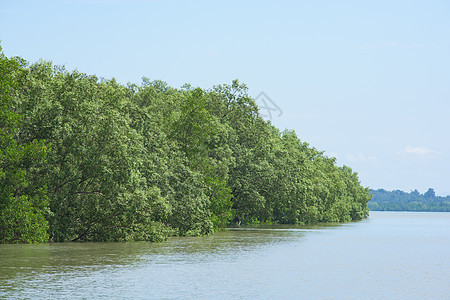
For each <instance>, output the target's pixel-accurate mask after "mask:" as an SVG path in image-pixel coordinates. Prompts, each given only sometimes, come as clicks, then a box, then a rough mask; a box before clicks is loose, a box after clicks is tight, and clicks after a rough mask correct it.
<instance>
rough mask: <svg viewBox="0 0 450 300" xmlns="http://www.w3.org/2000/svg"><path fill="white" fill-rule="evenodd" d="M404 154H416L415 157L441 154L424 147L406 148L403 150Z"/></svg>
mask: <svg viewBox="0 0 450 300" xmlns="http://www.w3.org/2000/svg"><path fill="white" fill-rule="evenodd" d="M402 152H403V153H407V154H414V155H422V156H425V155H431V154H440V152H438V151H436V150H433V149H429V148H426V147H423V146H417V147H414V146H406V147H405V149H403V151H402Z"/></svg>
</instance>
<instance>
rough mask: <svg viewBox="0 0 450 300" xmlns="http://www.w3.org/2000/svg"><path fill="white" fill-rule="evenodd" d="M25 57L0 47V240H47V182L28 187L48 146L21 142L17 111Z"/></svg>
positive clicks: (1, 241)
mask: <svg viewBox="0 0 450 300" xmlns="http://www.w3.org/2000/svg"><path fill="white" fill-rule="evenodd" d="M22 63H23V61H22V60H20V59H18V58H16V59H8V58H6V57H5V56H4V55H3V53H2V52H1V47H0V243H33V242H45V241H47V240H48V233H47V229H48V222H47V220H46V219H45V217H44V215H45V214H46V213H47V211H48V210H47V208H48V199H47V196H46V195H45V189H46V187H45V185H41V186H38V187H36V188H35V189H29V188H28V187H29V185H32V184H33V181H34V180H35V178H33V176H31V175H32V173H33V169H34V168H35V167H36V166H39V165H40V164H42V163H43V162H44V161H45V157H46V152H47V147H46V145H45V142H44V141H38V140H36V139H34V140H31V141H30V142H27V143H22V142H20V140H19V139H18V138H17V137H18V135H19V133H20V125H21V118H20V115H19V114H18V113H17V112H16V105H17V103H16V102H15V99H14V97H13V95H14V91H15V89H17V88H18V83H17V81H16V75H17V74H18V73H20V72H21V68H20V67H21V64H22Z"/></svg>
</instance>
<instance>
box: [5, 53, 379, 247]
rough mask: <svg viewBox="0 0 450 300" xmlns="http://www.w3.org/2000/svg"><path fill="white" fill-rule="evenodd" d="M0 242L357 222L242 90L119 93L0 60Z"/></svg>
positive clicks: (356, 197)
mask: <svg viewBox="0 0 450 300" xmlns="http://www.w3.org/2000/svg"><path fill="white" fill-rule="evenodd" d="M0 53H1V54H0V76H1V77H0V78H1V85H0V96H1V103H0V105H1V114H0V242H1V243H20V242H47V241H55V242H56V241H130V240H145V241H160V240H164V239H165V238H167V237H169V236H176V235H203V234H208V233H211V232H214V231H215V230H220V229H222V228H224V227H226V226H228V225H230V224H251V223H253V224H254V223H289V224H309V223H315V222H345V221H352V220H361V219H362V218H365V217H366V216H367V214H368V209H367V202H368V201H369V199H370V195H369V190H368V189H367V188H364V187H362V186H361V184H360V182H359V180H358V176H357V174H356V173H355V172H353V171H352V170H351V169H350V168H349V167H346V166H344V167H339V166H336V160H335V159H334V158H329V157H327V156H325V155H324V154H323V152H321V151H317V150H316V149H315V148H313V147H311V146H309V145H308V144H307V143H305V142H302V141H301V140H300V139H299V138H298V137H297V135H296V134H295V132H294V131H291V130H285V131H282V132H280V130H278V129H277V128H275V127H274V126H273V125H271V124H270V122H266V121H265V120H263V119H262V118H261V117H260V116H259V115H258V108H257V106H256V104H255V102H254V101H253V100H252V99H251V98H250V97H249V96H248V94H247V88H246V86H245V85H243V84H240V83H239V82H238V81H233V82H232V84H231V85H227V84H224V85H219V86H215V87H214V88H212V89H209V90H204V89H200V88H193V87H191V86H189V85H185V86H184V87H183V88H181V89H176V88H172V87H170V86H168V85H167V84H166V83H164V82H161V81H150V80H148V79H146V78H144V79H143V82H142V84H140V85H136V84H127V85H122V84H119V83H117V82H116V81H115V80H114V79H112V80H105V79H99V78H97V77H96V76H90V75H86V74H84V73H80V72H78V71H67V70H65V69H64V68H63V67H59V66H55V65H53V64H52V63H50V62H45V61H40V62H38V63H34V64H31V65H29V64H28V63H27V62H26V61H24V60H23V59H21V58H18V57H15V58H7V57H6V56H5V55H3V54H2V52H1V49H0Z"/></svg>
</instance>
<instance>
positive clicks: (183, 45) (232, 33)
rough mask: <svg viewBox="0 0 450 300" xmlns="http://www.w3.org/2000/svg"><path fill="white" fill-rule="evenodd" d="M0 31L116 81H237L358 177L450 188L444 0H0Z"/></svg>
mask: <svg viewBox="0 0 450 300" xmlns="http://www.w3.org/2000/svg"><path fill="white" fill-rule="evenodd" d="M0 39H1V40H2V43H1V45H2V47H3V50H4V52H5V53H6V55H8V56H15V55H18V56H21V57H23V58H25V59H27V60H28V61H30V62H35V61H37V60H39V59H41V58H43V59H46V60H51V61H53V62H54V63H55V64H65V65H66V67H67V68H68V69H74V68H77V69H78V70H80V71H82V72H85V73H88V74H96V75H98V76H100V77H105V78H111V77H115V78H116V79H117V80H118V81H120V82H123V83H126V82H134V83H140V81H141V77H142V76H146V77H149V78H151V79H160V80H163V81H166V82H167V83H169V84H170V85H171V86H174V87H180V86H182V85H183V84H184V83H190V84H192V85H193V86H200V87H202V88H210V87H212V86H213V85H215V84H221V83H230V82H231V81H232V80H233V79H239V80H240V81H241V82H244V83H246V84H247V85H248V87H249V89H250V95H251V96H253V97H256V96H257V95H258V94H259V93H260V92H261V91H263V92H265V94H266V95H267V96H268V97H270V99H271V100H272V101H273V102H274V103H276V105H278V106H279V107H280V108H281V110H282V111H283V114H282V115H281V116H278V115H274V116H273V117H272V122H273V123H274V124H275V125H276V126H277V127H279V128H280V129H284V128H289V129H295V130H296V132H297V134H298V135H299V136H300V137H301V138H302V140H304V141H306V142H309V143H310V144H311V145H313V146H315V147H316V148H317V149H319V150H324V151H326V154H327V155H329V156H336V157H337V158H338V164H340V165H342V164H346V165H349V166H350V167H352V168H353V170H355V171H356V172H358V173H359V176H360V179H361V182H362V184H363V185H364V186H369V187H371V188H374V189H376V188H385V189H388V190H392V189H401V190H404V191H410V190H413V189H415V188H417V189H418V190H419V191H420V192H422V193H423V192H425V191H426V190H427V189H428V188H429V187H433V188H435V190H436V192H437V194H439V195H447V194H450V175H449V173H450V139H449V137H450V134H449V130H450V116H449V115H450V101H449V100H450V1H435V0H429V1H425V0H424V1H395V0H390V1H385V0H377V1H326V0H323V1H245V0H243V1H231V0H228V1H171V0H166V1H164V0H129V1H125V0H59V1H36V0H34V1H21V0H10V1H6V0H0Z"/></svg>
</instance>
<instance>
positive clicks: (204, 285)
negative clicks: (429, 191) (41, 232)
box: [0, 212, 450, 299]
mask: <svg viewBox="0 0 450 300" xmlns="http://www.w3.org/2000/svg"><path fill="white" fill-rule="evenodd" d="M449 280H450V213H395V212H371V216H370V218H369V219H367V220H364V221H362V222H357V223H347V224H340V225H337V224H334V225H326V226H325V225H324V226H312V227H304V226H303V227H302V226H290V227H289V226H271V227H253V228H239V229H229V230H226V231H224V232H220V233H217V234H214V235H211V236H207V237H200V238H173V239H170V240H169V241H167V242H164V243H145V242H143V243H55V244H45V245H0V298H1V299H53V298H58V299H94V298H95V299H102V298H104V299H236V298H237V299H350V298H351V299H380V298H383V299H450V296H449V295H450V284H449Z"/></svg>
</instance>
